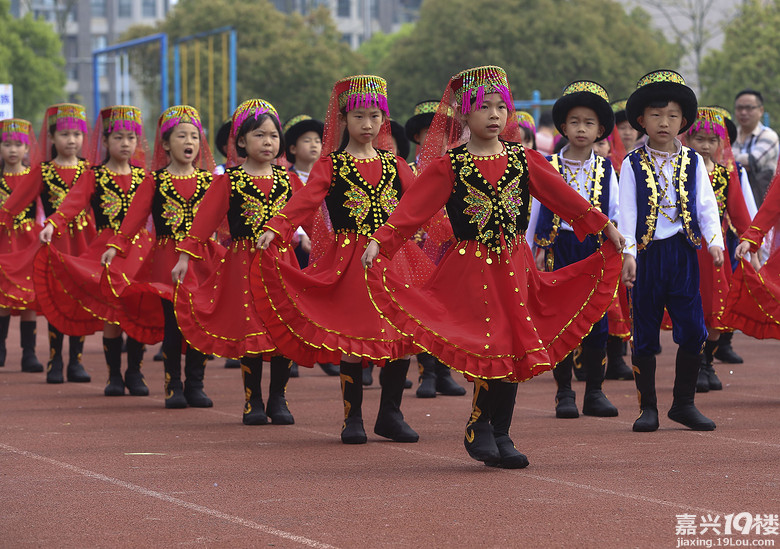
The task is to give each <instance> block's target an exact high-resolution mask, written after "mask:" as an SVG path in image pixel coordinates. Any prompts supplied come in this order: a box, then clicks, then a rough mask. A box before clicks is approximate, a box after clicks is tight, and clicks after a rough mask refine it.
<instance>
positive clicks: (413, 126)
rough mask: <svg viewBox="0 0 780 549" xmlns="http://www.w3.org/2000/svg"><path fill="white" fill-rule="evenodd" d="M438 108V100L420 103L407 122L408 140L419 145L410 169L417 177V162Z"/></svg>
mask: <svg viewBox="0 0 780 549" xmlns="http://www.w3.org/2000/svg"><path fill="white" fill-rule="evenodd" d="M438 108H439V101H438V100H436V99H429V100H426V101H420V102H419V103H417V104H416V105H415V106H414V113H413V114H412V117H411V118H410V119H409V120H407V121H406V125H405V126H404V130H405V132H406V138H407V139H408V140H409V141H411V142H412V143H414V144H415V145H417V150H416V151H415V159H414V162H410V163H409V167H411V168H412V171H413V172H414V174H415V175H417V174H418V171H417V160H418V157H419V156H420V151H421V150H422V146H423V143H425V136H426V135H427V134H428V128H430V127H431V122H433V115H435V114H436V109H438Z"/></svg>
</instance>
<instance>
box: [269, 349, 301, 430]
mask: <svg viewBox="0 0 780 549" xmlns="http://www.w3.org/2000/svg"><path fill="white" fill-rule="evenodd" d="M291 364H292V360H290V359H289V358H285V357H283V356H281V355H277V356H273V357H271V383H270V384H269V386H268V404H267V405H266V407H265V413H266V414H268V417H269V418H271V423H273V424H274V425H292V424H293V423H295V419H294V418H293V415H292V414H291V413H290V410H289V408H287V399H286V397H285V391H286V390H287V381H289V379H290V366H291Z"/></svg>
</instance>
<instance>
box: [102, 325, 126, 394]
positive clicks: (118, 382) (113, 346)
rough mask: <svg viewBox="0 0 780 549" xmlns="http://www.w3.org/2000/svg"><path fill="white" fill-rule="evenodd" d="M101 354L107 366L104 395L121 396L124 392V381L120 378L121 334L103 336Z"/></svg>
mask: <svg viewBox="0 0 780 549" xmlns="http://www.w3.org/2000/svg"><path fill="white" fill-rule="evenodd" d="M103 354H104V355H105V356H106V365H107V366H108V381H107V382H106V388H105V389H103V394H104V395H105V396H122V395H124V394H125V382H124V380H123V379H122V336H119V337H111V338H108V337H104V338H103Z"/></svg>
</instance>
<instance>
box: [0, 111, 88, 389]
mask: <svg viewBox="0 0 780 549" xmlns="http://www.w3.org/2000/svg"><path fill="white" fill-rule="evenodd" d="M38 143H39V151H40V156H43V159H44V160H43V162H42V163H41V164H40V165H39V166H36V167H35V168H34V169H33V170H32V173H31V174H30V176H29V177H30V184H29V185H23V186H20V187H19V188H17V189H16V190H15V191H14V193H12V194H11V196H10V197H9V198H8V200H6V202H5V204H4V205H3V213H2V214H0V223H3V222H4V221H5V222H6V224H7V222H8V220H9V219H11V218H13V217H15V216H16V215H19V214H20V213H21V212H22V211H24V210H26V209H27V208H28V207H29V205H30V203H31V202H33V201H35V200H36V199H37V198H38V197H39V196H40V198H41V203H42V205H43V213H44V214H45V215H46V216H51V215H53V214H54V212H55V211H57V208H59V207H60V205H61V204H62V201H63V200H64V199H65V196H66V195H67V194H68V192H69V191H70V189H71V188H72V187H73V185H75V183H76V181H78V179H79V177H80V176H81V174H83V173H84V172H85V171H86V170H87V169H88V168H89V164H88V162H87V161H86V160H84V159H83V158H81V157H80V154H81V151H82V150H83V149H84V148H85V145H86V146H87V147H86V148H87V149H88V139H87V115H86V111H85V110H84V107H82V106H81V105H75V104H72V103H63V104H59V105H52V106H51V107H49V108H48V109H47V110H46V115H45V116H44V120H43V128H42V129H41V133H40V138H39V139H38ZM94 237H95V224H94V221H93V220H92V217H91V216H90V215H89V213H87V212H86V211H82V212H80V213H79V214H78V215H76V216H75V217H74V219H73V221H72V222H71V223H69V224H68V225H67V227H62V228H61V230H60V231H59V232H58V233H57V237H56V238H55V239H54V240H53V241H52V245H54V246H55V247H56V248H57V249H58V250H60V251H61V252H63V253H67V254H69V255H80V254H81V253H83V252H84V251H86V250H87V248H88V246H89V243H90V242H91V241H92V239H93V238H94ZM35 252H37V248H36V247H31V248H30V249H29V250H28V253H29V254H30V257H29V258H28V260H27V261H25V262H24V265H26V268H27V269H29V272H28V273H27V276H29V279H28V280H30V281H32V277H33V268H32V266H33V257H34V254H35ZM31 293H32V289H31ZM69 339H70V342H69V343H70V349H69V351H70V356H69V360H68V368H67V378H68V381H75V382H88V381H91V378H90V376H89V374H88V373H87V372H86V371H85V370H84V366H83V365H82V364H81V353H82V350H83V349H84V337H83V336H78V335H71V336H70V338H69ZM62 342H63V333H62V332H60V331H59V330H57V328H55V327H54V326H53V325H52V324H51V323H49V362H48V364H47V375H46V381H47V382H49V383H62V381H63V376H62V370H63V359H62Z"/></svg>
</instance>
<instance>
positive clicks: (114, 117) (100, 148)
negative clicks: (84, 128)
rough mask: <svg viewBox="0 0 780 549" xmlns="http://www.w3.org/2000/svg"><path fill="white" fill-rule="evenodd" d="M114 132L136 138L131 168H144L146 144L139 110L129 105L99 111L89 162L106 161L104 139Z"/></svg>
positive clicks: (98, 162)
mask: <svg viewBox="0 0 780 549" xmlns="http://www.w3.org/2000/svg"><path fill="white" fill-rule="evenodd" d="M115 131H131V132H133V133H135V134H136V135H137V136H138V141H137V143H136V147H135V152H134V153H133V158H132V159H131V160H130V163H131V164H132V165H133V166H136V167H139V168H145V167H146V149H147V144H146V140H145V139H144V131H143V119H142V117H141V110H140V109H139V108H138V107H133V106H130V105H112V106H110V107H106V108H105V109H101V110H100V113H99V114H98V119H97V122H96V123H95V129H94V131H93V132H92V136H93V139H92V141H93V143H92V148H91V152H90V155H89V160H90V162H92V164H100V163H102V162H104V161H105V160H106V148H105V143H104V137H107V136H108V135H109V134H111V133H113V132H115Z"/></svg>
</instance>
